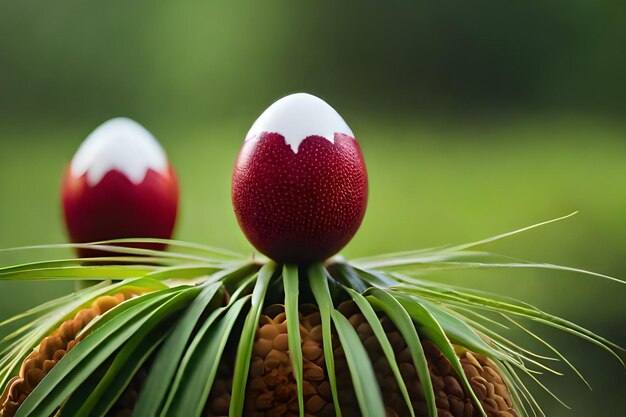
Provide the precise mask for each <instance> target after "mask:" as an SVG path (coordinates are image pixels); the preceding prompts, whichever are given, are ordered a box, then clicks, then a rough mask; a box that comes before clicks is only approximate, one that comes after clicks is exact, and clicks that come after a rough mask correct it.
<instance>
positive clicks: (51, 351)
mask: <svg viewBox="0 0 626 417" xmlns="http://www.w3.org/2000/svg"><path fill="white" fill-rule="evenodd" d="M131 296H132V294H128V293H119V294H116V295H114V296H109V295H106V296H102V297H100V298H98V299H97V300H95V301H94V302H93V304H92V305H91V306H90V307H88V308H84V309H82V310H80V311H79V312H78V313H77V314H76V316H74V318H73V319H70V320H67V321H65V322H64V323H63V324H61V326H60V327H59V328H58V329H57V330H55V331H54V332H53V333H52V334H51V335H50V336H47V337H46V338H44V339H43V340H42V341H41V343H40V344H39V347H38V348H37V349H35V350H34V351H33V352H32V353H31V354H30V355H28V356H27V357H26V359H24V362H23V363H22V366H21V368H20V372H19V375H17V376H15V377H13V379H11V380H10V381H9V383H8V384H7V386H6V387H5V389H4V392H3V393H2V396H0V417H13V416H14V415H15V413H16V412H17V409H18V408H19V407H20V405H22V403H23V402H24V401H25V400H26V398H27V397H28V395H29V394H30V393H31V392H32V391H33V390H34V389H35V387H36V386H37V385H38V384H39V382H41V380H42V379H43V377H44V376H45V375H46V374H47V373H48V372H50V370H51V369H52V368H53V367H54V366H55V365H56V364H57V362H58V361H59V360H61V358H62V357H63V356H65V354H66V353H67V352H69V351H70V350H72V348H74V346H76V344H77V343H78V342H80V340H81V339H82V338H83V337H84V336H85V335H84V334H83V335H81V336H80V337H77V335H78V333H80V331H81V330H83V329H84V328H85V327H86V326H87V325H88V324H89V322H91V321H92V320H93V319H94V318H96V317H97V316H99V315H102V314H104V313H105V312H107V311H109V310H110V309H112V308H113V307H115V306H117V305H118V304H120V303H122V302H123V301H125V300H127V299H128V298H130V297H131Z"/></svg>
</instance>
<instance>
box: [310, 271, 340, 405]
mask: <svg viewBox="0 0 626 417" xmlns="http://www.w3.org/2000/svg"><path fill="white" fill-rule="evenodd" d="M308 275H309V287H310V288H311V291H312V292H313V297H314V298H315V301H316V302H317V305H318V307H319V310H320V319H321V322H322V340H323V348H324V362H325V363H326V372H327V374H328V382H329V384H330V391H331V394H332V396H333V404H334V406H335V413H336V415H337V417H341V415H342V414H341V406H340V405H339V394H338V392H337V376H336V373H335V354H334V351H333V338H332V323H331V312H332V310H333V309H334V305H333V300H332V297H331V295H330V289H329V288H328V280H327V279H326V271H325V269H324V267H323V266H322V265H321V264H319V263H317V264H313V265H311V266H310V267H309V269H308Z"/></svg>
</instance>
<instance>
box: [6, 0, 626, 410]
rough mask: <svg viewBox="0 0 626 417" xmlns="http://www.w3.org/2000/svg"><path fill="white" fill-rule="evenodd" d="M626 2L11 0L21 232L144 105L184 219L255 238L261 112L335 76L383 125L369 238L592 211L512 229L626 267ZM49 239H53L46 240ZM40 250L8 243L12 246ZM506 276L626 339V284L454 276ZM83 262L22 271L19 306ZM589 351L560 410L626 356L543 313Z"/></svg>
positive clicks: (525, 250)
mask: <svg viewBox="0 0 626 417" xmlns="http://www.w3.org/2000/svg"><path fill="white" fill-rule="evenodd" d="M625 21H626V8H624V7H623V4H622V2H620V1H610V0H606V1H595V2H591V1H583V0H574V1H571V0H570V1H553V2H540V1H524V2H493V1H482V0H479V1H475V2H462V1H444V2H417V1H412V2H409V1H391V2H385V4H381V2H373V1H367V2H358V1H347V0H343V1H334V2H330V1H322V2H298V3H297V4H296V2H289V1H272V2H269V1H265V2H254V3H252V2H250V4H238V3H237V2H223V1H222V2H198V1H193V2H192V1H177V2H160V1H157V2H154V1H153V2H148V1H135V2H132V3H131V2H122V1H119V0H116V1H109V2H106V4H104V3H102V2H85V1H65V0H64V1H57V2H54V4H52V3H50V2H44V1H33V0H22V1H19V2H2V3H0V247H12V246H19V245H29V244H39V243H58V242H64V241H65V239H66V237H65V233H64V227H63V224H62V220H61V213H60V203H59V183H60V176H61V172H62V169H63V167H64V165H65V164H66V163H67V162H68V161H69V160H70V158H71V157H72V154H73V152H74V151H75V150H76V148H77V147H78V145H79V144H80V142H81V141H82V140H83V139H84V138H85V137H86V136H87V135H88V134H89V132H90V131H91V130H93V129H94V128H95V127H96V126H97V125H98V124H100V123H102V122H103V121H105V120H106V119H108V118H111V117H114V116H121V115H123V116H129V117H131V118H134V119H136V120H137V121H139V122H140V123H142V124H144V125H145V126H146V127H147V128H148V129H149V130H150V131H152V132H153V133H154V134H155V136H156V137H157V138H158V139H159V140H160V141H161V143H162V144H163V145H164V147H165V148H166V150H167V152H168V154H169V157H170V159H171V161H172V163H173V164H174V166H175V167H176V169H177V171H178V174H179V178H180V181H181V192H182V201H181V212H180V218H179V224H178V227H177V232H176V237H177V238H180V239H184V240H191V241H197V242H202V243H208V244H212V245H217V246H223V247H226V248H229V249H234V250H238V251H241V252H249V251H251V248H250V246H249V245H248V244H247V242H246V241H245V239H244V237H243V235H242V234H241V232H240V231H239V229H238V227H237V224H236V220H235V218H234V215H233V213H232V210H231V205H230V173H231V168H232V166H233V163H234V159H235V156H236V153H237V151H238V149H239V146H240V144H241V142H242V140H243V137H244V136H245V133H246V131H247V129H248V128H249V126H250V125H251V123H252V122H253V121H254V119H255V118H256V117H257V116H258V115H259V114H260V113H261V111H262V110H263V109H264V108H265V107H266V106H268V105H269V104H270V103H271V102H272V101H274V100H275V99H277V98H279V97H281V96H283V95H285V94H288V93H291V92H296V91H307V92H311V93H313V94H316V95H319V96H321V97H322V98H324V99H325V100H327V101H328V102H329V103H330V104H331V105H333V106H334V107H335V108H336V109H338V110H339V111H340V113H341V114H342V115H343V116H344V118H345V119H346V121H347V122H348V123H349V124H350V126H351V127H352V130H353V131H354V132H355V134H356V135H357V137H358V139H359V140H360V142H361V146H362V148H363V151H364V153H365V157H366V160H367V163H368V169H369V174H370V193H371V197H370V203H369V208H368V213H367V216H366V219H365V222H364V224H363V227H362V228H361V231H360V232H359V234H358V235H357V236H356V237H355V239H354V240H353V242H352V243H351V244H350V245H349V246H348V247H347V248H346V250H345V251H344V254H345V255H346V256H348V257H355V256H363V255H370V254H376V253H380V252H383V251H384V252H387V251H395V250H405V249H412V248H420V247H430V246H435V245H440V244H446V243H461V242H466V241H471V240H476V239H479V238H482V237H486V236H490V235H494V234H498V233H501V232H504V231H508V230H512V229H516V228H519V227H523V226H526V225H529V224H532V223H536V222H539V221H542V220H546V219H549V218H553V217H557V216H560V215H563V214H567V213H570V212H572V211H575V210H580V214H578V215H577V216H575V217H574V218H572V219H569V220H566V221H564V222H560V223H558V224H554V225H550V226H547V227H545V228H543V229H540V230H535V231H531V232H528V233H526V234H524V235H521V236H519V237H515V238H512V239H509V240H507V241H504V242H501V243H498V244H496V245H493V246H491V247H490V248H489V249H493V250H496V251H499V252H503V253H506V254H509V255H514V256H517V257H520V258H524V259H532V260H536V261H545V262H553V263H560V264H566V265H569V266H574V267H579V268H585V269H590V270H594V271H598V272H602V273H605V274H609V275H612V276H616V277H620V278H624V276H625V275H626V274H625V271H626V257H625V256H624V255H626V253H625V249H626V233H625V230H626V163H625V162H626V124H625V123H624V116H625V115H626V76H625V74H626V54H624V45H625V44H626V25H624V22H625ZM30 256H31V257H32V255H30ZM24 259H26V255H21V254H16V253H4V254H0V262H1V263H2V264H10V263H15V262H19V261H22V260H24ZM433 279H439V280H442V281H446V282H453V283H455V284H462V285H467V286H471V287H474V288H481V289H486V290H490V291H497V292H501V293H504V294H507V295H511V296H515V297H518V298H521V299H523V300H525V301H528V302H531V303H534V304H536V305H538V306H539V307H541V308H543V309H546V310H548V311H550V312H553V313H557V314H559V315H562V316H566V317H567V318H570V319H572V320H574V321H576V322H579V323H581V324H583V325H585V326H587V327H589V328H591V329H593V330H596V331H597V332H599V333H600V334H602V335H604V336H607V337H609V338H610V339H612V340H614V341H615V342H617V343H620V344H621V345H626V332H625V331H624V329H625V327H626V319H625V317H624V314H625V312H626V309H625V307H624V303H625V302H626V300H625V292H624V290H623V287H622V286H620V285H617V284H614V283H610V282H607V281H603V280H601V279H595V278H590V277H586V276H582V275H575V274H569V273H560V272H541V271H530V270H527V271H522V272H519V271H509V270H500V271H480V272H476V271H474V272H471V273H462V274H445V275H437V276H433ZM72 288H73V286H72V283H61V284H58V283H56V284H53V283H41V282H37V283H6V282H3V283H0V318H4V317H7V316H9V315H11V314H14V313H16V312H18V311H21V310H24V309H25V308H27V307H30V306H32V305H36V304H37V303H40V302H42V301H44V300H47V299H50V298H52V297H54V296H57V295H60V294H63V293H66V292H68V291H71V290H72ZM541 334H542V335H545V336H547V337H550V338H552V339H554V340H555V341H556V342H557V345H558V346H559V347H562V348H563V350H564V352H565V353H567V354H569V355H570V356H571V358H572V360H573V362H574V363H575V364H576V365H578V366H579V367H580V369H581V370H582V371H583V373H584V374H585V375H586V376H588V379H589V381H590V383H591V384H592V386H593V387H594V391H593V392H590V391H588V390H587V389H586V387H585V386H584V385H583V384H582V383H581V382H579V381H577V380H576V379H575V377H574V376H573V375H572V373H571V372H569V373H568V374H567V376H565V377H560V378H557V377H546V379H545V380H546V381H547V384H548V386H549V387H550V388H552V389H553V390H554V391H555V392H556V393H557V394H559V395H560V396H561V397H562V398H563V399H564V400H565V401H566V402H568V404H570V405H571V406H572V408H573V410H572V411H568V410H565V409H564V408H562V407H561V406H559V405H558V404H557V403H556V402H555V401H553V400H551V399H549V398H547V397H546V396H545V395H541V394H540V395H539V396H540V397H541V399H542V404H543V405H544V408H545V411H546V414H547V415H548V416H550V417H554V416H557V417H558V416H599V415H611V416H613V415H615V416H616V415H619V414H620V413H619V411H618V410H620V409H623V393H624V391H625V389H626V375H625V374H626V373H625V371H624V368H623V367H621V365H619V364H618V363H617V362H616V361H614V360H612V359H610V358H609V356H608V355H607V354H605V353H604V352H602V351H600V350H599V349H597V348H594V347H591V346H588V345H587V344H585V343H583V342H582V341H579V340H576V339H574V338H572V337H568V336H565V335H561V334H558V333H555V332H551V331H545V330H542V331H541Z"/></svg>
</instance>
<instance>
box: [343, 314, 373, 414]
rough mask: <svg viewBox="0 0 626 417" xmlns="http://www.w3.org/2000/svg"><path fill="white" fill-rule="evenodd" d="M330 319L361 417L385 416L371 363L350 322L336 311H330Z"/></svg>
mask: <svg viewBox="0 0 626 417" xmlns="http://www.w3.org/2000/svg"><path fill="white" fill-rule="evenodd" d="M331 318H332V320H333V323H334V324H335V328H336V329H337V335H338V336H339V341H340V342H341V346H342V347H343V350H344V352H345V355H346V361H347V362H348V369H349V370H350V375H351V377H352V385H353V387H354V393H355V394H356V398H357V401H358V402H359V408H360V409H361V414H362V415H363V417H382V416H384V415H385V406H384V403H383V398H382V394H381V393H380V387H379V386H378V382H377V381H376V374H375V373H374V368H373V367H372V362H371V361H370V358H369V356H368V354H367V351H366V350H365V347H364V346H363V343H362V342H361V339H359V335H358V334H357V333H356V331H355V330H354V328H353V327H352V325H351V324H350V322H349V321H348V319H347V318H345V317H344V316H343V315H342V314H341V313H339V312H338V311H337V310H332V312H331Z"/></svg>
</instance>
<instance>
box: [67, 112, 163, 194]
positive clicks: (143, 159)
mask: <svg viewBox="0 0 626 417" xmlns="http://www.w3.org/2000/svg"><path fill="white" fill-rule="evenodd" d="M167 167H168V163H167V156H166V155H165V151H164V150H163V148H162V147H161V145H160V144H159V143H158V142H157V140H156V139H155V138H154V136H152V134H151V133H150V132H148V131H147V130H146V129H145V128H144V127H143V126H141V125H140V124H139V123H137V122H135V121H134V120H131V119H128V118H126V117H118V118H115V119H111V120H109V121H107V122H105V123H103V124H101V125H100V126H98V128H96V130H94V131H93V132H92V133H91V134H90V135H89V136H88V137H87V139H85V141H84V142H83V143H82V144H81V145H80V147H79V148H78V151H76V154H75V155H74V158H73V159H72V164H71V170H72V175H74V176H77V177H79V176H81V175H83V174H85V173H87V183H88V184H89V185H91V186H93V185H96V184H97V183H99V182H100V181H101V180H102V178H103V177H104V175H105V174H106V173H107V172H109V171H111V170H113V169H116V170H118V171H120V172H122V173H124V174H125V175H126V176H127V177H128V179H129V180H130V181H131V182H133V183H134V184H140V183H141V182H142V181H143V179H144V178H145V176H146V173H147V172H148V169H150V168H152V169H153V170H155V171H157V172H165V171H166V170H167Z"/></svg>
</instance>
